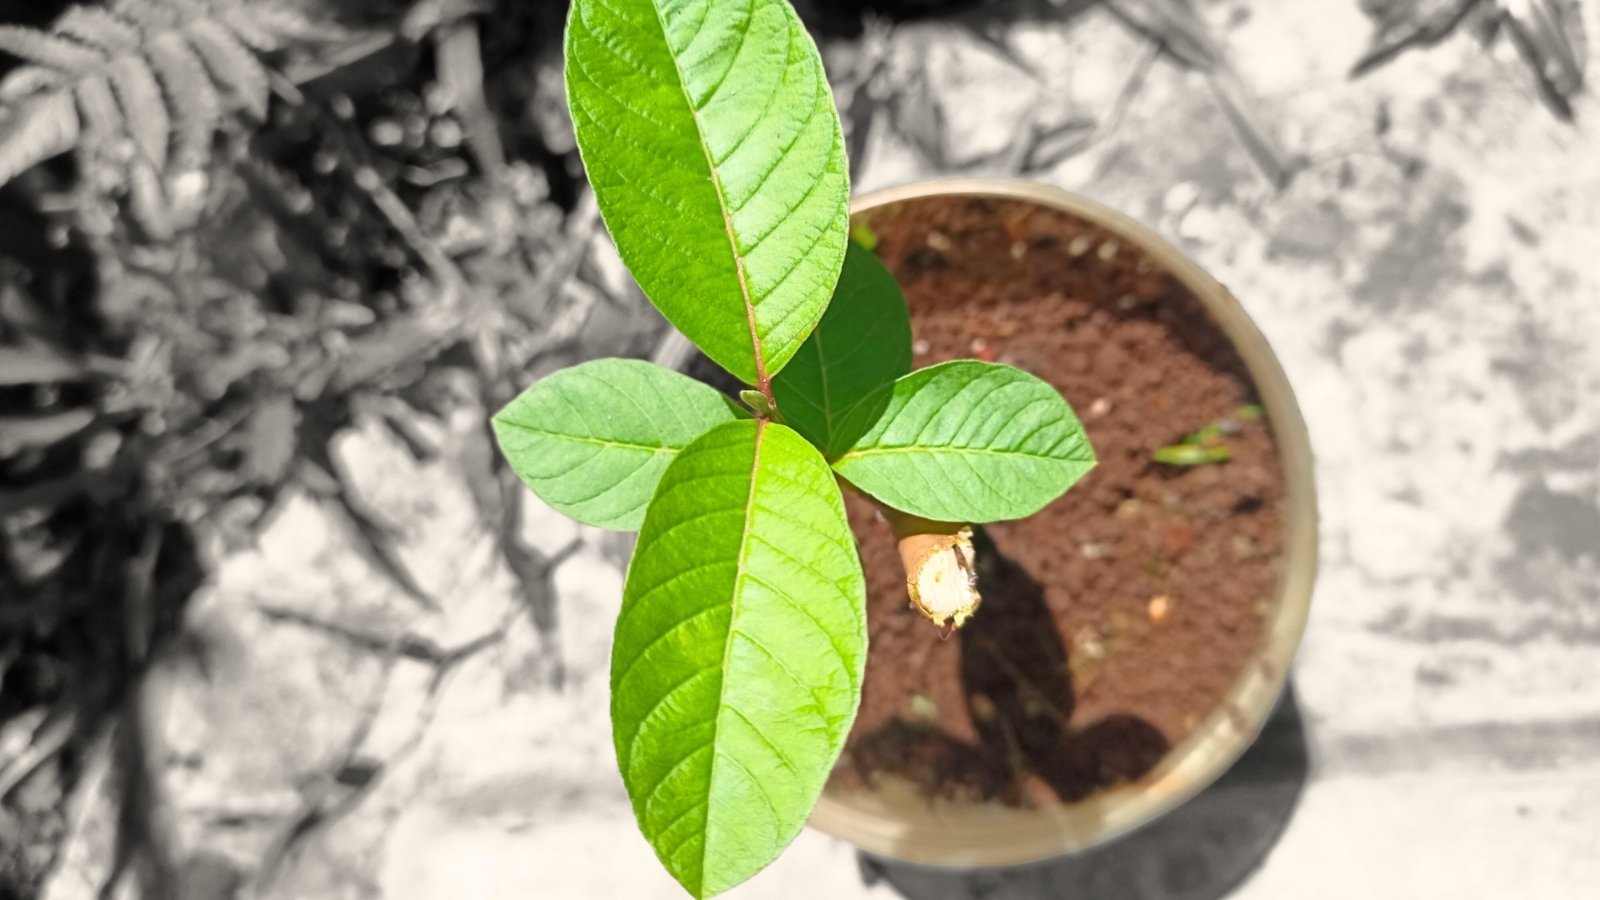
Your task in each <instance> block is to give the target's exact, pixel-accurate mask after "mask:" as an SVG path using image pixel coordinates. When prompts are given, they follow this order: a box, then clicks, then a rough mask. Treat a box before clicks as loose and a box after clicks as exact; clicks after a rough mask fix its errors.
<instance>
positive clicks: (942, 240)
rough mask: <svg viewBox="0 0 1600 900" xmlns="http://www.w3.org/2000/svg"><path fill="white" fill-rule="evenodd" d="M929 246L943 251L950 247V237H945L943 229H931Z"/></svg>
mask: <svg viewBox="0 0 1600 900" xmlns="http://www.w3.org/2000/svg"><path fill="white" fill-rule="evenodd" d="M928 246H929V247H932V248H933V249H935V250H937V251H939V252H940V253H943V252H945V251H946V250H949V249H950V246H951V245H950V239H949V238H947V237H945V236H944V232H942V231H930V232H928Z"/></svg>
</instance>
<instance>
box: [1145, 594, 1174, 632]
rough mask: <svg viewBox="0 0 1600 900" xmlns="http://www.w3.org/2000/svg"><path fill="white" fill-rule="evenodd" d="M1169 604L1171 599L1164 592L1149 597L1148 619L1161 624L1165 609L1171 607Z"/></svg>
mask: <svg viewBox="0 0 1600 900" xmlns="http://www.w3.org/2000/svg"><path fill="white" fill-rule="evenodd" d="M1171 606H1172V599H1171V598H1170V597H1168V596H1167V595H1166V594H1161V595H1159V596H1155V597H1151V598H1150V604H1149V611H1150V621H1152V622H1154V623H1156V624H1157V625H1159V624H1161V620H1162V619H1165V618H1166V617H1167V611H1168V610H1169V609H1170V608H1171Z"/></svg>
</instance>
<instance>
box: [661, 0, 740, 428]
mask: <svg viewBox="0 0 1600 900" xmlns="http://www.w3.org/2000/svg"><path fill="white" fill-rule="evenodd" d="M747 9H748V14H749V16H750V21H748V22H746V23H745V32H746V35H748V33H749V30H750V25H751V22H753V21H754V20H755V12H756V4H755V0H751V2H750V3H749V4H748V7H747ZM650 10H651V12H654V13H655V14H656V24H657V25H659V26H660V27H661V42H662V43H663V44H665V45H666V47H667V57H668V58H669V59H671V60H672V71H673V74H675V75H677V76H678V90H679V91H681V92H682V93H683V104H684V106H686V107H688V108H689V118H690V119H691V120H693V122H694V133H695V137H696V138H697V139H698V140H699V142H700V153H701V155H702V156H704V157H705V160H706V168H707V169H708V170H709V171H710V172H711V189H712V190H713V191H715V192H716V195H717V210H718V211H719V212H720V213H722V229H723V232H724V233H725V234H726V235H727V237H728V250H729V251H731V252H732V253H733V268H734V274H735V275H736V276H737V278H738V281H739V299H741V300H743V301H744V315H745V321H746V323H747V324H748V325H749V326H750V346H751V348H752V349H753V350H754V351H755V364H756V384H758V385H760V386H761V387H762V389H763V391H765V390H766V385H767V383H768V381H769V379H768V377H767V361H766V358H765V357H764V356H763V355H762V350H761V333H760V331H759V330H758V329H757V328H756V305H755V301H754V300H753V299H752V298H751V296H750V280H749V277H748V276H747V275H746V274H745V270H744V254H743V253H741V252H739V240H738V238H737V236H735V235H734V233H733V215H732V213H730V212H729V211H728V197H727V193H726V192H724V191H723V189H722V175H721V173H719V172H718V170H717V160H716V157H715V156H714V155H713V154H712V153H711V145H710V144H708V143H706V130H705V126H704V125H703V124H702V123H701V121H700V110H699V108H697V107H696V106H695V105H694V98H693V97H691V96H689V82H688V81H687V80H686V79H685V78H684V77H683V68H682V67H681V66H680V65H679V64H678V54H677V52H676V51H675V50H674V49H673V47H672V37H671V34H670V33H669V32H668V30H667V20H666V19H665V18H663V17H662V15H661V6H660V4H659V3H657V2H656V0H650ZM701 24H702V25H703V24H704V23H703V22H702V23H701ZM743 46H744V44H743V41H741V42H740V49H741V50H742V49H743ZM737 62H738V51H735V56H734V64H735V65H736V64H737ZM719 86H720V85H719ZM712 93H715V91H712ZM710 101H711V96H710V94H708V95H707V96H706V102H708V103H709V102H710ZM758 443H759V434H758Z"/></svg>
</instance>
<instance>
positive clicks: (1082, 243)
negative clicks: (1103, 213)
mask: <svg viewBox="0 0 1600 900" xmlns="http://www.w3.org/2000/svg"><path fill="white" fill-rule="evenodd" d="M1093 245H1094V240H1093V239H1092V238H1090V237H1089V236H1088V235H1087V234H1080V235H1078V236H1077V237H1075V238H1073V239H1072V243H1070V244H1068V245H1067V255H1069V256H1082V255H1084V254H1085V253H1088V252H1089V248H1090V247H1091V246H1093Z"/></svg>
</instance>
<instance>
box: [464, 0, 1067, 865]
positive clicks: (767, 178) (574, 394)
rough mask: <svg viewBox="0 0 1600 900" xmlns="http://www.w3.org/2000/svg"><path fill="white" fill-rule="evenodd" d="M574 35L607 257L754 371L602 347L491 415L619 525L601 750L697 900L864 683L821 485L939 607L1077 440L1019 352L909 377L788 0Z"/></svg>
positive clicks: (642, 18) (816, 763)
mask: <svg viewBox="0 0 1600 900" xmlns="http://www.w3.org/2000/svg"><path fill="white" fill-rule="evenodd" d="M566 53H567V70H566V74H567V92H568V102H569V105H570V108H571V112H572V117H573V121H574V124H575V128H576V132H577V137H578V143H579V147H580V150H581V153H582V157H583V161H584V165H585V168H586V169H587V170H588V175H589V180H590V182H591V184H592V185H593V188H594V191H595V195H596V197H597V199H598V202H599V206H600V210H601V212H602V214H603V217H604V219H605V222H606V225H607V227H608V229H609V230H610V232H611V235H612V237H613V239H614V240H615V243H616V245H617V248H618V251H619V252H620V254H621V255H622V258H623V259H624V261H625V262H626V263H627V264H628V266H629V268H630V269H631V271H632V273H633V275H634V276H635V278H636V279H637V281H638V282H639V284H640V286H641V287H642V288H643V290H644V292H645V293H646V295H648V296H649V298H650V300H651V301H652V302H653V303H654V304H655V306H656V307H657V308H658V309H659V310H660V311H661V312H662V313H663V314H664V315H665V316H666V318H667V319H668V320H669V321H670V322H672V324H674V325H675V326H677V328H678V329H679V330H681V331H682V332H683V333H684V334H685V335H686V336H687V337H688V338H689V339H691V340H692V341H693V342H694V343H695V344H696V345H697V346H698V347H699V348H700V350H701V351H703V352H704V354H705V355H706V356H707V357H709V358H710V359H711V360H713V361H714V362H715V363H717V364H718V365H719V366H721V367H722V368H723V369H725V370H727V372H728V373H730V374H731V375H732V376H734V377H735V378H737V379H739V380H740V381H741V382H743V383H744V384H745V385H747V386H748V388H747V389H746V390H744V391H743V392H742V394H741V398H742V401H743V403H742V405H741V404H738V403H734V402H732V400H731V399H730V398H727V397H725V396H724V395H723V394H720V393H718V392H717V391H715V390H713V389H712V388H710V387H707V386H705V385H703V384H701V383H699V382H697V381H694V380H691V379H690V378H688V377H686V376H684V375H681V374H679V373H677V372H674V371H672V370H669V369H665V368H661V367H657V366H654V365H651V364H649V363H645V362H639V361H634V360H624V359H603V360H598V361H594V362H589V363H585V364H582V365H579V366H575V367H572V368H570V369H566V370H563V371H560V372H557V373H555V374H553V375H550V376H548V377H546V378H544V379H543V380H541V381H539V382H538V383H536V384H534V385H533V386H532V387H530V388H529V389H528V390H527V391H526V392H525V393H523V394H522V395H521V396H519V397H518V398H517V399H516V400H514V401H513V402H512V403H510V404H509V405H508V406H507V407H506V408H505V409H503V410H501V411H500V412H499V413H498V414H497V415H496V416H495V419H494V427H495V431H496V434H497V436H498V439H499V442H500V446H501V448H502V450H503V452H504V453H505V455H506V457H507V458H508V459H509V461H510V462H511V464H512V466H513V468H515V469H516V471H517V472H518V474H519V475H520V476H521V477H522V478H523V480H524V481H525V482H526V483H527V484H528V486H529V487H530V488H531V489H532V490H533V491H534V492H535V493H536V494H538V495H539V496H540V497H541V498H542V499H544V501H545V502H546V503H548V504H549V505H550V506H552V507H553V508H555V509H557V510H559V511H561V512H563V513H565V514H566V515H569V516H571V517H572V518H574V519H577V520H578V521H581V522H585V523H588V524H591V525H596V526H601V527H605V528H614V529H625V530H631V529H638V531H639V538H638V544H637V547H636V550H635V552H634V557H633V560H632V563H631V565H630V566H629V569H628V574H627V579H626V583H625V586H624V596H623V606H622V612H621V614H620V616H619V618H618V621H617V625H616V635H615V642H614V645H613V649H612V665H611V690H612V699H611V718H612V727H613V732H614V738H615V746H616V751H617V761H618V765H619V767H620V769H621V772H622V777H623V781H624V783H625V785H626V787H627V790H628V794H629V796H630V798H631V800H632V803H633V808H634V812H635V814H636V816H637V818H638V822H639V826H640V828H641V830H642V831H643V832H644V835H645V837H646V838H647V839H648V840H649V841H650V843H651V844H652V845H653V846H654V848H655V850H656V853H657V855H658V856H659V857H660V859H661V861H662V863H663V864H664V865H665V866H666V868H667V869H668V871H670V872H671V874H672V875H673V877H675V878H676V879H677V880H678V881H679V883H681V884H682V885H683V886H684V888H686V889H687V890H688V891H689V892H690V893H691V894H693V895H695V896H698V897H706V896H710V895H713V894H716V893H719V892H721V891H724V890H726V889H728V888H730V887H732V886H734V885H736V884H738V883H740V882H742V881H744V880H745V879H747V878H749V877H750V876H752V875H753V874H755V873H756V872H757V871H759V870H760V869H761V868H762V867H764V866H766V865H767V864H768V863H770V862H771V861H772V860H773V859H774V858H776V857H777V855H778V854H779V853H780V852H781V851H782V850H783V848H784V847H785V846H786V845H787V844H788V843H789V842H790V841H791V840H792V839H793V838H794V837H795V835H796V834H798V832H799V831H800V829H801V827H802V826H803V825H804V823H805V821H806V818H807V816H808V815H809V814H810V813H811V810H812V807H813V806H814V805H815V803H816V801H817V798H818V796H819V794H820V792H821V790H822V788H823V784H824V782H825V781H826V779H827V777H828V774H829V771H830V769H831V768H832V766H833V764H834V762H835V759H836V758H837V757H838V755H839V752H840V749H841V747H842V746H843V743H844V740H845V737H846V735H847V733H848V732H849V730H850V725H851V722H852V720H853V718H854V716H855V713H856V708H857V705H858V703H859V701H860V696H861V685H862V677H863V666H864V662H865V659H866V651H867V647H866V634H867V631H866V618H865V617H866V610H865V583H864V578H863V573H862V568H861V562H860V559H859V557H858V555H857V551H856V543H855V539H854V538H853V536H852V533H851V530H850V527H849V524H848V522H847V520H846V516H845V508H844V503H843V500H842V496H841V490H845V489H848V490H854V491H859V492H862V493H864V494H866V495H868V496H870V497H872V498H874V499H875V500H876V501H877V502H878V503H879V504H881V506H882V509H883V510H884V513H885V515H886V516H887V517H888V518H889V519H890V520H891V521H892V522H894V523H895V525H896V530H897V534H899V535H900V536H901V537H902V541H901V555H902V557H903V560H904V561H905V562H906V563H907V572H908V589H909V593H910V595H911V597H912V599H913V600H914V602H915V603H916V604H917V605H918V607H919V608H921V609H922V611H923V612H925V613H926V614H927V615H928V616H929V618H931V619H933V620H934V621H936V622H938V623H939V624H940V625H942V626H944V627H946V628H954V627H956V626H959V625H960V624H961V623H962V622H963V621H964V620H965V619H966V618H967V617H969V616H971V615H972V614H973V613H974V611H975V609H976V606H977V604H978V599H979V598H978V595H977V592H976V591H975V589H974V587H973V579H972V571H973V553H972V544H971V529H970V523H984V522H991V521H997V520H1004V519H1014V518H1020V517H1025V516H1028V515H1030V514H1032V513H1034V512H1036V511H1037V510H1039V509H1040V508H1042V507H1043V506H1045V505H1046V504H1048V503H1049V502H1050V501H1052V500H1054V499H1055V498H1056V497H1058V496H1059V495H1060V494H1062V493H1063V492H1064V491H1065V490H1066V489H1067V488H1068V487H1069V486H1071V485H1072V483H1073V482H1074V481H1076V480H1077V479H1078V478H1079V477H1081V476H1082V475H1083V474H1084V473H1085V472H1087V471H1088V470H1089V469H1090V468H1091V467H1092V466H1093V465H1094V456H1093V453H1092V452H1091V450H1090V447H1089V445H1088V442H1087V439H1086V438H1085V435H1084V432H1083V429H1082V427H1081V425H1080V424H1079V421H1078V418H1077V416H1076V415H1075V414H1074V413H1073V411H1072V409H1071V408H1070V407H1069V406H1068V404H1067V402H1066V401H1065V400H1064V399H1063V398H1062V396H1061V395H1060V394H1059V393H1057V392H1056V391H1055V390H1054V389H1053V388H1052V387H1050V386H1049V385H1048V384H1046V383H1044V382H1043V381H1040V380H1039V379H1038V378H1036V377H1034V376H1032V375H1030V374H1028V373H1026V372H1024V371H1022V370H1020V369H1017V368H1013V367H1010V366H1006V365H1000V364H996V363H989V362H983V361H978V360H961V361H951V362H947V363H944V364H941V365H937V366H932V367H929V368H925V369H921V370H919V371H911V362H912V348H911V337H910V327H909V324H908V317H907V310H906V305H905V302H904V299H903V297H902V296H901V293H900V290H899V288H898V287H897V285H896V283H895V280H894V278H893V277H892V276H891V275H890V274H889V273H888V271H887V270H885V269H884V267H883V266H882V265H881V264H880V263H879V262H878V261H877V260H876V259H875V258H874V257H873V256H872V254H871V253H868V252H866V251H865V250H863V249H861V248H860V247H858V246H855V245H853V244H851V242H850V239H849V231H850V222H849V202H850V189H849V178H848V174H847V172H846V164H845V155H844V146H843V141H842V137H841V131H840V123H839V117H838V113H837V111H836V109H835V107H834V104H833V98H832V95H831V93H830V91H829V88H828V83H827V80H826V78H825V77H824V73H823V69H822V64H821V61H820V59H819V57H818V54H817V51H816V48H815V46H814V45H813V43H812V41H811V39H810V37H809V36H808V35H807V34H806V32H805V30H804V29H803V28H802V26H801V24H800V22H799V20H798V18H797V17H796V15H795V13H794V11H793V10H792V9H791V8H790V6H789V4H788V2H787V0H751V2H749V3H725V2H717V0H684V2H666V0H604V2H602V0H575V2H574V3H573V4H572V11H571V14H570V19H569V22H568V29H567V39H566ZM929 635H930V639H932V640H936V639H937V637H936V636H935V634H934V632H933V631H932V630H931V629H930V632H929Z"/></svg>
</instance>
